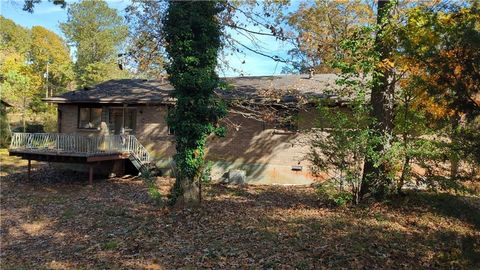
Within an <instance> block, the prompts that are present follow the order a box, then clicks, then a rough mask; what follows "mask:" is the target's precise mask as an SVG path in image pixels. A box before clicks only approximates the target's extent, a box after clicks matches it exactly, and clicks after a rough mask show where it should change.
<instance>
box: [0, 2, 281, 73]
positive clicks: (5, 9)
mask: <svg viewBox="0 0 480 270" xmlns="http://www.w3.org/2000/svg"><path fill="white" fill-rule="evenodd" d="M70 2H71V1H70ZM129 2H130V1H129V0H107V3H108V5H109V6H110V7H112V8H115V9H117V10H118V11H119V12H120V13H121V14H122V15H123V9H124V8H125V7H126V6H127V5H128V4H129ZM22 7H23V1H21V0H20V1H18V0H0V12H1V15H2V16H4V17H6V18H9V19H12V20H13V21H15V23H17V24H19V25H22V26H24V27H28V28H31V27H32V26H34V25H41V26H43V27H45V28H47V29H49V30H52V31H54V32H55V33H57V34H59V35H61V36H63V35H62V32H61V31H60V28H59V23H60V22H64V21H66V20H67V9H62V8H61V7H60V6H55V5H53V4H52V3H51V2H48V1H47V0H43V1H42V2H41V3H40V4H38V5H37V6H36V7H35V11H34V13H33V14H31V13H28V12H25V11H23V10H22ZM239 19H240V20H243V18H239ZM249 28H251V29H252V30H261V29H256V28H255V27H253V26H250V27H249ZM231 34H232V35H233V37H235V38H236V39H237V40H239V41H240V42H242V43H243V44H245V45H247V46H249V47H254V46H253V44H252V43H251V41H249V40H248V39H247V38H246V37H243V36H241V35H238V34H235V33H233V32H231ZM258 38H259V41H258V44H259V45H261V46H262V47H263V50H264V51H265V50H267V51H268V52H269V54H270V55H278V56H280V57H286V55H287V52H288V49H289V48H290V47H289V46H288V45H287V44H284V43H283V42H280V41H277V40H275V38H273V37H267V36H258ZM226 60H227V61H228V63H229V64H230V66H232V67H233V68H234V69H236V70H237V71H234V70H226V71H221V72H220V74H219V75H220V76H239V75H274V74H280V73H281V71H282V67H283V66H284V65H285V64H282V63H277V62H275V61H274V60H272V59H269V58H266V57H263V56H259V55H257V54H255V53H253V52H248V51H245V53H244V54H236V55H228V56H227V57H226ZM243 62H244V63H243Z"/></svg>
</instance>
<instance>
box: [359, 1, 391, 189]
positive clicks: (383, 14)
mask: <svg viewBox="0 0 480 270" xmlns="http://www.w3.org/2000/svg"><path fill="white" fill-rule="evenodd" d="M391 8H392V3H390V1H389V0H380V1H378V7H377V25H379V29H378V31H377V34H376V37H375V51H376V52H377V53H378V63H377V66H376V67H375V70H374V72H373V78H372V79H373V86H372V92H371V97H370V98H371V99H370V102H371V105H372V111H371V115H372V118H373V119H374V121H375V122H374V124H373V125H372V129H373V130H374V133H375V136H379V138H382V139H383V142H378V141H377V140H376V139H372V140H371V143H372V144H373V150H374V152H376V153H377V154H379V156H381V155H382V153H384V152H385V150H387V148H388V147H389V143H390V140H391V138H392V130H393V105H394V92H395V86H394V85H390V84H389V78H390V77H391V75H392V72H391V70H390V68H389V67H388V66H387V65H384V64H383V63H385V60H387V59H388V58H389V57H390V56H391V53H392V48H391V46H390V45H389V44H388V43H387V42H386V37H385V27H386V26H387V24H388V22H389V20H390V19H391ZM387 174H388V172H387V167H386V166H385V164H384V163H382V164H377V160H376V158H374V157H371V156H368V157H367V158H366V159H365V164H364V171H363V176H362V189H361V197H362V198H363V197H364V196H365V195H366V194H372V195H374V196H375V197H379V198H383V197H384V196H385V195H386V194H387V192H388V189H389V187H390V182H389V180H388V176H387Z"/></svg>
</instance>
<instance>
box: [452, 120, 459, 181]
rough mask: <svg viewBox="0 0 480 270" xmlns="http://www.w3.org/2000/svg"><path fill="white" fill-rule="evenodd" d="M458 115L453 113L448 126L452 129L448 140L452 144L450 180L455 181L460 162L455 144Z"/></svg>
mask: <svg viewBox="0 0 480 270" xmlns="http://www.w3.org/2000/svg"><path fill="white" fill-rule="evenodd" d="M460 119H461V118H460V115H458V113H455V115H453V116H452V118H451V119H450V125H451V128H452V131H451V133H450V140H451V144H452V148H451V150H450V155H449V159H450V179H452V180H456V179H457V176H458V169H459V167H460V160H459V157H458V152H457V149H458V147H457V144H458V128H459V126H460Z"/></svg>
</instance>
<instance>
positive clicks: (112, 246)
mask: <svg viewBox="0 0 480 270" xmlns="http://www.w3.org/2000/svg"><path fill="white" fill-rule="evenodd" d="M117 247H118V242H117V241H115V240H110V241H108V242H105V243H103V245H102V249H103V250H114V249H116V248H117Z"/></svg>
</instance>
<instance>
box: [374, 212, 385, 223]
mask: <svg viewBox="0 0 480 270" xmlns="http://www.w3.org/2000/svg"><path fill="white" fill-rule="evenodd" d="M373 217H374V218H375V220H376V221H378V222H382V221H386V220H387V218H386V217H385V216H384V215H383V214H382V213H375V214H374V215H373Z"/></svg>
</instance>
